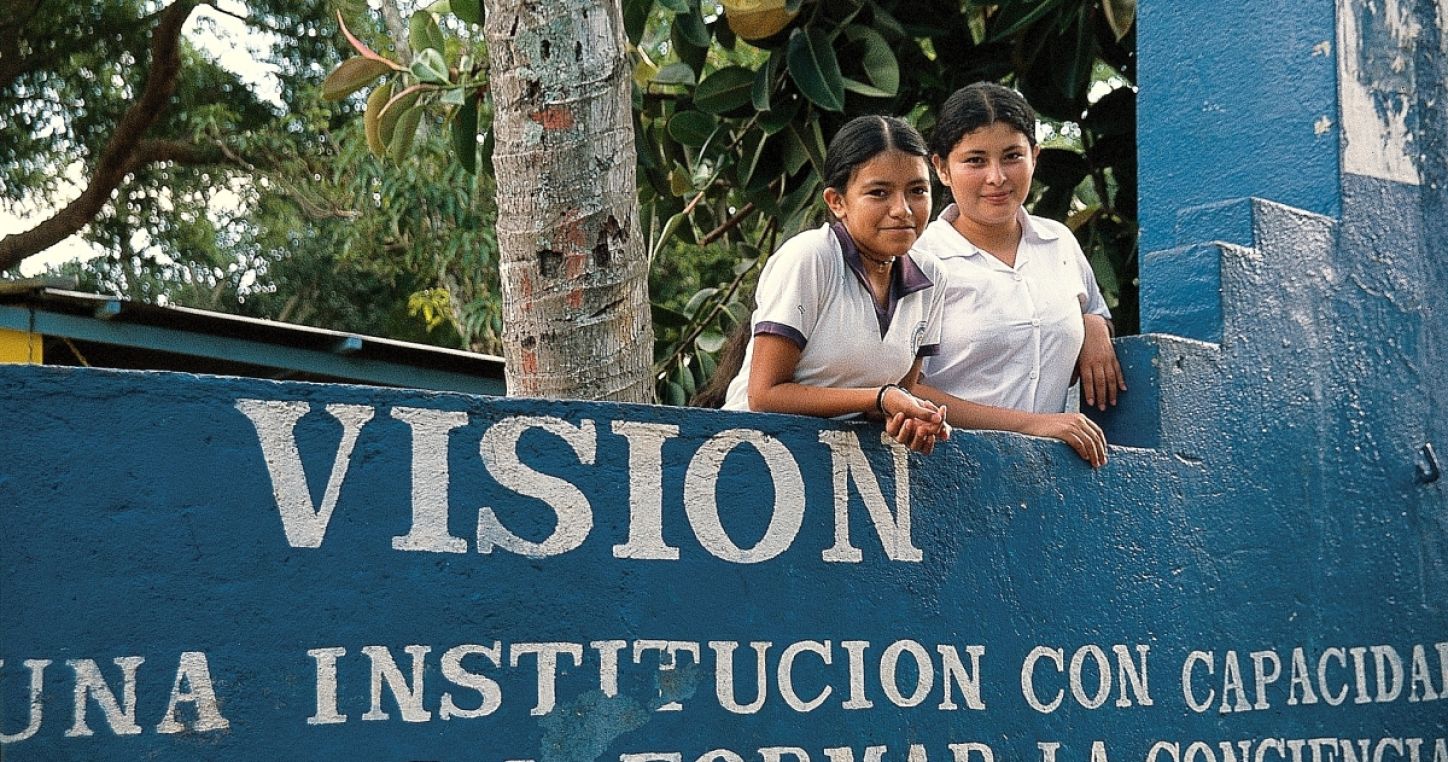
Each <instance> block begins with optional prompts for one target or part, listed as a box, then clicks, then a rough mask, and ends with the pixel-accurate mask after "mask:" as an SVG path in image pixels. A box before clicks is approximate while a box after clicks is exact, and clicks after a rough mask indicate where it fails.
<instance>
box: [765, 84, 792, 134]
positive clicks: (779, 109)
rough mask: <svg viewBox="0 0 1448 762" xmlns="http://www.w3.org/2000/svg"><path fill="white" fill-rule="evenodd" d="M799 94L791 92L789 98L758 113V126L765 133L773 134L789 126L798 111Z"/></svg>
mask: <svg viewBox="0 0 1448 762" xmlns="http://www.w3.org/2000/svg"><path fill="white" fill-rule="evenodd" d="M799 104H800V100H799V96H796V95H793V94H791V95H790V96H789V100H786V101H784V102H783V103H779V102H776V103H775V104H774V108H772V109H770V110H768V111H766V112H764V113H763V114H760V115H759V126H760V127H761V128H762V129H763V130H764V132H765V133H766V134H769V135H773V134H774V133H776V132H779V131H780V130H782V129H784V128H785V127H788V126H789V123H790V122H792V121H794V117H795V115H796V114H798V113H799Z"/></svg>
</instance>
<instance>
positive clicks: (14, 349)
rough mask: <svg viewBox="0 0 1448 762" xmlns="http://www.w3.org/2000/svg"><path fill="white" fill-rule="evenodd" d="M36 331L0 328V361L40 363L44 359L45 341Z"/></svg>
mask: <svg viewBox="0 0 1448 762" xmlns="http://www.w3.org/2000/svg"><path fill="white" fill-rule="evenodd" d="M44 338H45V337H43V336H41V335H40V334H38V333H29V332H26V331H11V330H7V329H5V328H0V363H29V364H33V365H40V364H41V363H43V362H44V360H45V341H44Z"/></svg>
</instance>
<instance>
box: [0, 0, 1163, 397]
mask: <svg viewBox="0 0 1448 762" xmlns="http://www.w3.org/2000/svg"><path fill="white" fill-rule="evenodd" d="M419 5H421V4H419ZM622 5H623V15H624V21H625V27H626V30H627V33H628V36H629V39H630V41H631V43H632V44H633V51H634V53H633V54H634V57H635V61H634V63H635V68H634V93H633V105H634V115H635V125H634V126H635V146H636V148H637V153H638V162H639V167H638V171H639V175H638V179H639V187H638V192H639V208H640V222H641V227H642V229H643V232H644V234H645V235H646V238H647V250H648V251H649V252H650V255H651V263H652V272H651V287H652V293H653V295H654V297H653V301H654V309H653V316H654V319H655V327H656V331H655V332H656V336H657V337H658V344H657V347H656V351H655V357H656V367H655V369H656V372H657V377H658V381H659V388H658V391H659V396H660V398H661V399H664V400H666V401H671V402H680V401H681V400H682V399H683V398H684V397H686V396H687V394H688V393H689V392H690V391H691V390H692V389H695V388H698V387H699V386H701V385H702V384H703V383H704V382H705V381H707V380H708V378H709V376H710V375H711V373H712V372H713V369H714V363H715V360H716V353H717V352H718V351H719V347H720V346H721V345H722V343H723V340H724V337H725V336H727V335H728V334H729V332H730V331H731V330H732V329H733V328H734V327H735V326H736V325H737V324H738V323H739V322H741V321H743V320H747V318H748V309H747V305H748V304H749V292H750V290H751V289H752V285H753V280H754V278H756V277H757V273H758V271H759V266H760V265H761V264H762V263H763V261H764V260H765V258H766V257H767V255H768V252H770V251H772V250H773V248H774V247H775V246H776V245H777V244H778V243H779V241H781V240H783V238H784V237H786V236H788V235H791V234H793V233H794V232H797V231H799V230H801V229H803V228H805V227H808V226H811V225H815V224H818V223H819V221H821V219H822V218H823V209H822V206H821V204H820V201H819V196H820V191H821V187H820V180H819V168H820V165H821V163H822V159H823V154H824V149H825V140H826V138H827V137H828V136H830V135H833V134H834V132H835V131H836V130H837V129H838V128H839V127H840V126H841V125H842V124H844V123H845V122H846V121H848V120H849V119H851V118H853V117H855V116H858V115H861V114H872V113H883V114H896V115H900V116H903V117H905V118H906V119H908V120H909V121H911V122H913V123H914V124H916V125H917V126H918V127H920V128H921V129H922V130H924V131H928V130H929V129H930V127H931V126H932V125H933V124H934V121H935V118H936V116H935V115H936V111H935V110H936V108H938V106H939V105H940V104H941V103H943V102H944V100H945V98H946V97H947V96H948V95H949V94H950V93H951V92H952V91H954V90H955V89H957V88H959V87H961V86H963V85H966V84H969V83H970V82H973V81H976V80H981V79H988V80H997V81H1002V82H1005V83H1007V84H1010V85H1012V86H1014V87H1017V88H1018V89H1020V90H1021V91H1022V92H1023V93H1024V94H1025V95H1026V97H1027V98H1028V99H1029V100H1030V101H1031V102H1032V104H1033V105H1035V106H1036V107H1037V109H1038V110H1039V111H1040V112H1041V114H1042V116H1043V118H1044V120H1045V122H1046V124H1047V125H1048V128H1049V129H1047V130H1046V134H1044V135H1043V144H1044V145H1045V149H1046V150H1044V151H1043V152H1042V158H1041V162H1040V166H1039V169H1038V172H1037V180H1038V188H1037V192H1036V194H1035V196H1034V197H1033V200H1032V208H1033V210H1034V211H1035V212H1036V213H1038V214H1042V215H1045V216H1049V217H1054V218H1057V219H1061V220H1065V221H1066V222H1067V223H1068V224H1069V225H1070V226H1071V228H1072V229H1073V230H1074V231H1075V232H1076V235H1077V236H1078V238H1079V239H1080V240H1081V242H1082V245H1083V246H1084V247H1085V249H1086V251H1087V254H1088V256H1089V258H1090V260H1091V262H1092V265H1093V267H1094V268H1095V269H1096V272H1097V276H1098V278H1099V280H1100V281H1101V283H1102V285H1103V289H1104V290H1105V291H1106V295H1107V298H1108V302H1109V303H1110V304H1111V306H1112V308H1113V310H1114V311H1115V313H1116V316H1117V323H1118V327H1119V328H1121V329H1122V330H1123V331H1125V332H1130V331H1132V330H1134V329H1135V325H1136V166H1135V137H1134V124H1135V96H1134V87H1133V86H1132V79H1133V77H1134V45H1135V38H1134V35H1135V32H1134V27H1133V20H1134V16H1135V3H1134V0H1002V1H1001V2H997V3H993V4H979V3H974V2H970V3H966V2H961V1H960V0H788V1H787V2H784V3H781V4H779V5H778V6H777V7H772V8H771V9H768V10H765V11H758V12H754V13H752V15H747V16H746V14H743V13H740V14H738V15H736V16H735V17H733V18H731V17H730V15H729V12H728V9H729V8H730V7H731V6H735V3H733V2H729V1H727V0H725V1H723V2H720V1H718V0H623V1H622ZM735 7H737V6H735ZM155 10H156V4H155V3H152V2H149V1H148V0H97V1H96V2H88V3H60V4H58V5H56V6H55V7H53V8H52V7H50V6H48V5H47V6H46V12H45V13H39V14H35V15H34V17H33V18H30V19H28V20H27V21H26V22H25V26H24V36H25V37H26V39H27V41H28V44H29V45H30V46H31V47H30V48H29V49H30V50H32V51H34V53H35V55H34V56H33V57H29V58H26V59H25V64H26V65H25V66H22V67H20V71H19V73H18V74H17V76H16V77H15V79H14V80H13V82H11V83H9V86H7V87H3V88H0V121H3V122H4V123H5V124H7V125H11V126H13V128H12V129H6V130H3V131H0V203H8V204H10V205H11V206H14V205H16V204H25V205H36V204H45V203H53V202H54V201H55V195H54V194H55V193H56V192H58V191H59V190H60V189H61V187H62V185H63V183H62V182H61V181H60V180H59V178H63V177H65V176H66V174H67V171H68V170H67V168H69V167H79V168H81V169H83V170H84V171H89V168H90V166H91V164H92V163H93V162H94V160H95V157H96V156H97V155H98V153H99V152H100V150H101V148H102V147H103V146H104V145H105V142H106V141H107V140H108V139H109V137H110V135H111V132H112V130H113V128H114V125H115V122H116V120H117V119H118V117H119V115H120V114H121V113H123V112H124V110H125V108H126V107H127V105H128V104H129V103H130V101H131V99H132V98H133V97H134V95H135V93H136V92H137V91H138V89H139V88H140V86H141V84H142V83H143V81H144V75H145V69H146V59H147V57H148V53H147V43H148V40H149V34H150V28H151V26H150V20H151V17H150V16H148V15H147V14H150V13H153V12H154V11H155ZM247 10H248V14H249V17H250V19H251V21H252V23H253V25H254V28H256V29H268V30H271V35H272V36H271V38H270V39H271V42H272V45H273V49H272V55H271V59H272V61H271V62H272V63H273V64H274V65H275V66H276V71H277V78H278V80H279V81H280V84H281V92H280V104H279V105H278V104H274V103H271V102H268V100H266V99H263V98H261V97H259V96H258V95H257V94H256V93H254V92H253V91H252V90H251V89H250V87H249V86H248V85H247V84H245V83H244V82H242V81H240V80H239V79H238V78H237V77H236V76H235V75H233V74H231V73H229V72H227V71H226V70H224V69H222V68H220V67H219V66H217V65H216V64H215V63H214V62H212V61H209V60H208V59H207V57H206V56H205V55H204V54H202V53H201V52H200V51H197V50H194V49H191V48H189V47H188V48H187V49H186V50H185V54H184V59H185V62H184V66H183V70H182V75H181V79H180V81H179V82H178V86H177V90H176V95H175V97H174V99H173V102H172V105H171V107H170V108H169V109H168V111H167V112H166V114H165V115H164V116H163V118H162V121H161V123H160V124H159V125H158V126H157V127H156V128H155V129H154V130H153V133H152V134H151V135H149V136H148V137H152V138H164V139H168V140H177V141H184V142H186V143H187V144H189V145H193V146H198V147H201V148H205V149H207V150H208V151H210V152H211V153H212V154H213V155H212V156H211V159H212V160H210V161H205V162H165V163H154V164H149V165H146V166H143V167H141V168H139V169H137V171H136V172H134V173H133V174H132V175H131V176H130V177H129V179H128V180H127V182H126V183H125V184H124V185H123V186H122V188H121V189H120V190H119V191H118V192H117V194H116V198H115V201H114V203H112V204H111V205H109V206H108V207H107V209H106V211H104V212H103V213H102V214H101V215H100V217H98V218H97V219H96V220H95V221H94V222H93V223H92V224H91V225H90V226H89V227H88V228H87V229H86V233H85V235H86V237H87V239H88V240H90V241H92V242H95V243H97V244H99V245H100V246H102V247H104V248H105V250H106V251H108V252H109V255H108V256H107V257H105V258H102V259H100V260H97V261H95V262H93V263H89V264H87V265H82V266H78V267H76V266H72V268H71V269H74V270H79V271H81V272H82V274H83V275H84V276H85V278H86V280H87V282H88V283H91V284H93V285H94V286H96V287H97V288H102V289H104V290H109V291H114V292H117V293H121V294H124V295H126V296H128V297H131V298H140V299H148V300H167V301H170V302H171V303H177V304H191V305H195V306H201V307H207V308H212V309H224V310H234V311H237V312H242V313H245V314H254V315H261V316H267V317H276V318H282V319H292V320H300V321H303V322H311V323H313V324H316V325H323V326H327V327H336V328H345V329H347V330H353V331H362V332H373V333H383V334H386V335H392V336H398V337H401V338H411V339H419V340H425V341H431V342H434V343H440V344H450V345H455V346H465V347H471V348H474V349H481V350H484V351H494V352H496V351H498V349H499V344H498V337H499V335H500V333H501V326H500V325H499V322H498V315H499V298H498V292H497V285H496V283H497V280H496V278H497V273H496V264H497V260H496V250H497V249H496V242H495V240H494V238H493V221H494V216H495V212H494V211H493V206H492V203H491V200H490V199H491V198H492V193H493V183H492V178H491V145H492V144H491V126H492V113H493V104H492V102H491V97H490V95H489V90H488V87H487V66H488V57H487V51H486V49H485V46H484V45H483V42H482V34H481V28H480V26H479V24H480V23H481V22H482V20H483V8H482V4H481V3H480V2H477V0H447V2H440V3H434V4H432V5H431V6H427V7H424V8H413V7H411V6H410V4H409V7H408V8H407V10H410V11H413V12H412V14H411V16H410V17H408V16H406V15H404V18H406V19H407V21H408V24H407V26H408V29H407V33H406V38H407V39H406V40H398V41H393V40H390V39H389V37H388V35H387V33H386V32H385V31H384V25H383V24H382V23H381V19H380V17H379V16H378V15H377V13H376V12H375V11H374V10H372V9H371V7H369V4H368V3H365V2H362V0H301V1H300V2H299V1H298V0H255V2H250V3H248V5H247ZM339 20H340V22H341V24H342V25H344V27H343V28H344V29H345V30H346V35H345V37H338V36H337V35H333V34H327V33H325V30H327V29H333V28H336V27H335V26H334V24H336V23H337V21H339ZM736 22H737V23H736ZM736 27H737V28H736ZM319 32H321V33H319ZM402 47H406V48H408V49H409V50H410V53H411V54H410V56H404V55H403V53H402V51H401V50H400V48H402ZM404 60H407V61H409V65H408V66H403V64H402V61H404ZM344 62H345V63H344ZM326 72H331V75H330V76H327V77H325V78H324V76H323V74H324V73H326ZM324 96H325V97H330V98H335V100H324ZM941 196H943V194H938V196H937V201H938V203H937V206H943V204H944V203H945V201H946V199H945V198H943V197H941ZM218 199H229V200H228V201H227V202H226V203H221V204H218V203H217V202H218ZM218 209H221V210H222V212H220V213H218Z"/></svg>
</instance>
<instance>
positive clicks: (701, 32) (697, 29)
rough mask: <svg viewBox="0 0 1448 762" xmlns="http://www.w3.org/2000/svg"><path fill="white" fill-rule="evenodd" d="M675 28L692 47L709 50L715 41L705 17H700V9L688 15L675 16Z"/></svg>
mask: <svg viewBox="0 0 1448 762" xmlns="http://www.w3.org/2000/svg"><path fill="white" fill-rule="evenodd" d="M674 28H675V29H677V30H678V31H679V34H681V35H683V37H684V39H686V40H688V41H689V44H691V45H696V46H698V47H701V48H705V49H708V47H709V44H710V43H711V42H713V41H714V37H713V35H711V34H709V27H708V26H707V25H706V24H705V23H704V17H703V16H701V15H699V9H698V8H691V9H690V10H689V12H688V13H680V14H679V15H677V16H675V17H674Z"/></svg>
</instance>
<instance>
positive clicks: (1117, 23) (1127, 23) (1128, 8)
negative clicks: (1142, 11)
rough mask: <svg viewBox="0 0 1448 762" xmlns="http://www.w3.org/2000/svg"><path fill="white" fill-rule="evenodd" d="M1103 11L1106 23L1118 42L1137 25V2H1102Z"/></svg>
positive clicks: (1107, 0) (1124, 0)
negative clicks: (1133, 25) (1132, 26)
mask: <svg viewBox="0 0 1448 762" xmlns="http://www.w3.org/2000/svg"><path fill="white" fill-rule="evenodd" d="M1101 9H1102V10H1103V11H1105V12H1106V23H1107V24H1108V25H1109V26H1110V27H1111V33H1112V34H1114V35H1116V40H1117V42H1120V41H1121V38H1123V37H1125V36H1126V35H1127V33H1128V32H1130V31H1131V25H1132V24H1135V23H1136V0H1101Z"/></svg>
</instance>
